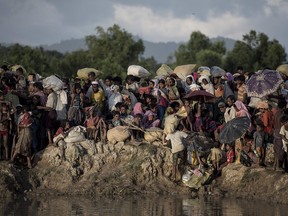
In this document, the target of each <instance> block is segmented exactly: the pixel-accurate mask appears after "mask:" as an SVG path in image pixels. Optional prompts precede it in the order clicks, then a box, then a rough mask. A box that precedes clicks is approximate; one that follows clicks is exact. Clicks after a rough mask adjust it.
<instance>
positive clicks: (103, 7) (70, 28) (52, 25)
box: [0, 0, 288, 52]
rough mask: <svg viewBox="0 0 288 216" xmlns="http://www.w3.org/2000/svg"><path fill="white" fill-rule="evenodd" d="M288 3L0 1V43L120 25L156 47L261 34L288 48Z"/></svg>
mask: <svg viewBox="0 0 288 216" xmlns="http://www.w3.org/2000/svg"><path fill="white" fill-rule="evenodd" d="M287 23H288V0H201V1H200V0H81V1H80V0H0V29H1V30H0V42H6V43H7V42H8V43H11V42H12V43H14V42H18V43H21V44H27V45H40V44H48V45H49V44H52V43H57V42H60V41H61V40H65V39H71V38H83V37H84V36H86V35H90V34H94V33H95V27H97V26H102V27H104V28H105V29H106V28H107V27H110V26H112V25H113V24H118V25H119V26H120V27H121V28H124V29H125V30H126V31H128V32H129V33H132V34H133V35H138V36H140V37H141V38H143V39H145V40H148V41H153V42H167V41H176V42H180V41H182V42H183V41H184V42H186V41H188V40H189V37H190V34H191V32H193V31H198V30H199V31H201V32H202V33H204V34H205V35H207V36H208V37H217V36H223V37H228V38H232V39H242V35H243V34H245V33H248V32H249V31H250V30H252V29H253V30H256V31H257V32H263V33H265V34H266V35H268V36H269V38H270V39H274V38H275V39H277V40H279V41H280V43H281V44H283V45H285V47H286V52H287V48H288V28H287Z"/></svg>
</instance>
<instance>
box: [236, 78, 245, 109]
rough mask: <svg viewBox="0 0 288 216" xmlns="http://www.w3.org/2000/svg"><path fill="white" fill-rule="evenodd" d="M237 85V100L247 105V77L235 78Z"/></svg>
mask: <svg viewBox="0 0 288 216" xmlns="http://www.w3.org/2000/svg"><path fill="white" fill-rule="evenodd" d="M235 80H236V84H237V90H238V93H237V100H239V101H241V102H242V103H244V104H247V91H246V84H245V76H244V75H239V76H237V77H236V78H235Z"/></svg>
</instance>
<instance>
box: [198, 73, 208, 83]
mask: <svg viewBox="0 0 288 216" xmlns="http://www.w3.org/2000/svg"><path fill="white" fill-rule="evenodd" d="M203 79H206V80H207V82H208V83H210V78H209V76H207V75H201V76H200V78H199V80H198V81H199V83H201V84H202V81H203Z"/></svg>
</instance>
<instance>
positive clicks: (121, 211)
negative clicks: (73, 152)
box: [0, 196, 288, 216]
mask: <svg viewBox="0 0 288 216" xmlns="http://www.w3.org/2000/svg"><path fill="white" fill-rule="evenodd" d="M287 210H288V207H287V206H285V205H275V204H269V203H265V202H259V201H247V200H237V199H215V198H214V199H213V198H210V199H191V198H188V197H177V196H169V197H162V196H161V197H159V196H153V197H151V196H149V197H137V198H135V197H133V198H132V197H130V198H123V199H102V198H101V199H95V198H89V199H88V198H81V197H78V198H77V197H69V198H68V197H48V198H47V197H46V198H33V199H27V198H18V199H14V200H1V201H0V214H1V215H5V216H6V215H21V216H22V215H41V216H46V215H79V216H80V215H81V216H82V215H83V216H86V215H87V216H88V215H89V216H90V215H99V216H114V215H117V216H130V215H131V216H132V215H133V216H134V215H136V216H148V215H149V216H192V215H193V216H195V215H196V216H202V215H203V216H204V215H216V216H217V215H229V216H230V215H232V216H234V215H235V216H238V215H239V216H242V215H243V216H246V215H265V216H266V215H273V216H274V215H275V216H278V215H279V216H281V215H286V213H287Z"/></svg>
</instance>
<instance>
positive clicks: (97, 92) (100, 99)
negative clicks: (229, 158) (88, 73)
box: [87, 81, 105, 108]
mask: <svg viewBox="0 0 288 216" xmlns="http://www.w3.org/2000/svg"><path fill="white" fill-rule="evenodd" d="M91 84H92V85H91V86H92V91H93V92H92V94H90V97H89V98H90V100H91V102H92V103H93V104H98V106H99V107H100V108H103V107H104V101H105V96H104V93H103V91H102V90H101V89H100V88H99V83H98V82H97V81H93V82H92V83H91ZM87 93H88V92H87Z"/></svg>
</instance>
